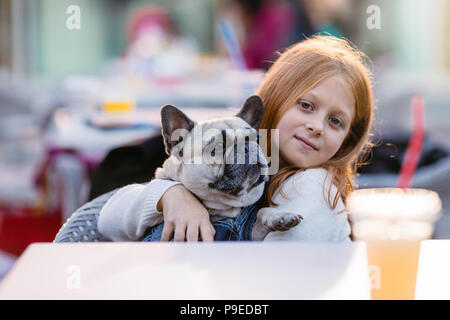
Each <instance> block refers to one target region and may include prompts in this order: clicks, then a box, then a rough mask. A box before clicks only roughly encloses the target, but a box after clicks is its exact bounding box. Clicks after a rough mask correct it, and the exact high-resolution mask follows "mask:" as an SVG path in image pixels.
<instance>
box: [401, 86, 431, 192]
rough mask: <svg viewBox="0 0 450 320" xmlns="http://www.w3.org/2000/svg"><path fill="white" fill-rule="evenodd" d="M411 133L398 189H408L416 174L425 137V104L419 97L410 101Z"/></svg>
mask: <svg viewBox="0 0 450 320" xmlns="http://www.w3.org/2000/svg"><path fill="white" fill-rule="evenodd" d="M411 111H412V118H413V131H412V135H411V138H410V140H409V143H408V147H407V149H406V153H405V158H404V159H403V161H402V166H401V168H400V173H399V177H398V181H397V187H398V188H403V189H405V188H409V187H410V185H411V182H412V179H413V177H414V173H415V172H416V169H417V165H418V163H419V160H420V155H421V153H422V148H423V140H424V136H425V102H424V100H423V98H422V97H421V96H419V95H416V96H414V97H413V98H412V99H411Z"/></svg>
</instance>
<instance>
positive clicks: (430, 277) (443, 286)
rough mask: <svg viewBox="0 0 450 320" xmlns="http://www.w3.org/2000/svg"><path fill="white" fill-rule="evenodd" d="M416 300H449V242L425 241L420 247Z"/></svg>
mask: <svg viewBox="0 0 450 320" xmlns="http://www.w3.org/2000/svg"><path fill="white" fill-rule="evenodd" d="M415 297H416V299H417V300H428V299H433V300H450V240H426V241H423V242H422V244H421V247H420V257H419V266H418V270H417V282H416V296H415Z"/></svg>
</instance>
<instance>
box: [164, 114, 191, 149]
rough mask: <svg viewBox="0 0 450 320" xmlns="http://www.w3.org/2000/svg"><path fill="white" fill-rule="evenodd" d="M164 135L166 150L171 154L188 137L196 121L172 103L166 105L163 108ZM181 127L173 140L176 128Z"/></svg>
mask: <svg viewBox="0 0 450 320" xmlns="http://www.w3.org/2000/svg"><path fill="white" fill-rule="evenodd" d="M161 124H162V135H163V137H164V145H165V147H166V152H167V154H168V155H169V156H170V154H171V152H172V149H173V148H174V147H175V146H176V145H177V144H178V143H180V142H181V141H183V140H184V139H186V137H187V135H188V134H189V132H190V131H191V130H192V128H193V127H194V122H193V121H192V120H191V119H189V117H188V116H187V115H185V114H184V113H183V112H182V111H181V110H180V109H178V108H177V107H174V106H172V105H165V106H164V107H162V108H161ZM177 129H181V131H180V132H178V133H177V134H176V138H175V137H174V139H173V140H172V134H173V133H174V131H175V130H177Z"/></svg>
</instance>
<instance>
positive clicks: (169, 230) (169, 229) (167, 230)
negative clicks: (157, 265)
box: [161, 223, 175, 241]
mask: <svg viewBox="0 0 450 320" xmlns="http://www.w3.org/2000/svg"><path fill="white" fill-rule="evenodd" d="M174 228H175V225H174V224H173V223H164V227H163V231H162V234H161V241H170V238H172V234H173V230H174Z"/></svg>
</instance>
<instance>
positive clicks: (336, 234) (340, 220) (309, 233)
mask: <svg viewBox="0 0 450 320" xmlns="http://www.w3.org/2000/svg"><path fill="white" fill-rule="evenodd" d="M325 179H326V180H325ZM324 186H325V187H324ZM330 187H331V194H330V196H331V200H333V199H334V196H335V194H336V192H337V188H336V186H335V185H334V184H331V175H328V176H327V171H326V170H325V169H321V168H315V169H308V170H305V171H303V172H300V173H298V174H296V175H294V176H292V177H290V178H289V179H287V180H286V181H285V182H284V183H283V184H282V186H281V188H282V190H283V192H284V193H285V195H286V196H287V197H288V198H289V199H285V198H283V197H282V195H281V194H280V193H279V192H277V193H275V195H274V197H273V200H274V201H275V203H278V204H279V206H278V207H277V209H279V210H283V211H287V212H293V213H298V214H301V215H302V216H303V221H302V222H301V223H300V224H299V225H298V226H296V227H294V228H292V229H290V230H287V231H276V232H270V233H269V234H268V235H267V236H266V238H265V240H307V241H331V242H341V241H350V233H351V228H350V224H349V223H348V220H347V214H346V212H345V206H344V204H343V202H342V200H339V201H338V204H337V206H336V208H335V209H332V208H331V207H330V206H329V204H328V190H329V188H330Z"/></svg>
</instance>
